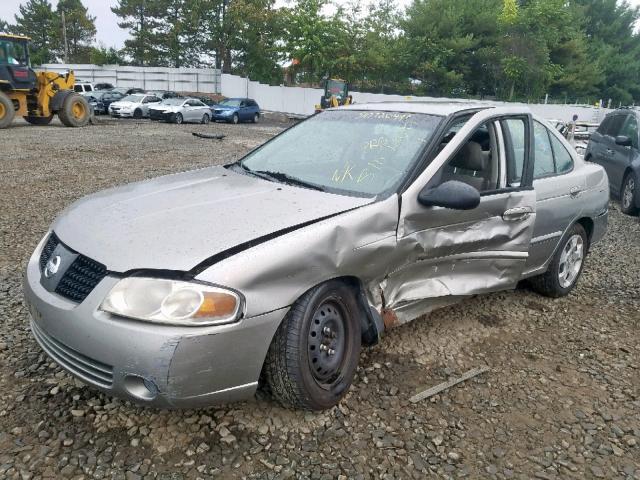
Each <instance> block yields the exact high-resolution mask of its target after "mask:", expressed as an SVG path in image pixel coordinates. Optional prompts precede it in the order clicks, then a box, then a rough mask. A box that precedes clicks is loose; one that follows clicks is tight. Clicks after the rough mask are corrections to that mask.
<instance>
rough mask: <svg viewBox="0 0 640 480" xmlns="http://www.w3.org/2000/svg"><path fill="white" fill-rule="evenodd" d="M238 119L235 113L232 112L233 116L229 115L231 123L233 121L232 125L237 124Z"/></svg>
mask: <svg viewBox="0 0 640 480" xmlns="http://www.w3.org/2000/svg"><path fill="white" fill-rule="evenodd" d="M239 121H240V117H239V116H238V114H237V113H234V114H233V117H231V123H233V124H234V125H237V124H238V122H239Z"/></svg>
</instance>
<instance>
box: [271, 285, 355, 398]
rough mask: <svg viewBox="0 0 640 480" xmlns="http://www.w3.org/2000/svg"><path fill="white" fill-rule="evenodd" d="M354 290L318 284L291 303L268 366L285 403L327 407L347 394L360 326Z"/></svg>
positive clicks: (275, 393) (273, 384) (277, 394)
mask: <svg viewBox="0 0 640 480" xmlns="http://www.w3.org/2000/svg"><path fill="white" fill-rule="evenodd" d="M359 318H360V312H359V308H358V303H357V301H356V298H355V295H354V293H353V291H352V289H351V288H350V287H349V286H347V285H346V284H344V283H342V282H339V281H332V282H327V283H324V284H322V285H319V286H317V287H315V288H313V289H311V290H309V291H308V292H307V293H305V294H304V295H303V296H302V297H300V298H299V299H298V300H297V301H296V302H295V303H294V304H293V306H292V307H291V310H289V313H287V315H286V316H285V318H284V320H283V321H282V323H281V324H280V327H278V330H277V332H276V334H275V336H274V338H273V340H272V342H271V345H270V346H269V351H268V353H267V358H266V361H265V366H264V373H265V378H266V381H267V383H268V385H269V387H270V388H271V392H272V394H273V396H274V397H275V398H276V399H277V400H278V401H279V402H280V403H282V404H283V405H284V406H286V407H292V408H302V409H306V410H324V409H327V408H331V407H333V406H335V405H337V404H338V402H339V401H340V399H342V397H343V396H344V395H345V394H346V393H347V391H348V390H349V387H350V386H351V382H352V381H353V376H354V374H355V371H356V367H357V365H358V357H359V354H360V342H361V335H362V332H361V328H360V321H359Z"/></svg>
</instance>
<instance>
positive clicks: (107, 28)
mask: <svg viewBox="0 0 640 480" xmlns="http://www.w3.org/2000/svg"><path fill="white" fill-rule="evenodd" d="M337 1H338V3H342V0H337ZM23 2H24V0H0V3H1V4H2V6H1V7H0V18H1V19H3V20H6V21H8V22H10V23H13V21H14V17H13V16H14V15H15V14H16V13H18V6H19V5H20V4H21V3H23ZM409 2H410V0H398V4H399V5H401V6H404V5H407V4H408V3H409ZM51 3H52V4H53V7H54V8H55V6H56V5H57V3H58V0H51ZM82 3H84V5H85V6H86V7H87V8H88V9H89V14H91V15H93V16H94V17H96V28H97V30H98V31H97V35H96V39H97V41H98V43H102V44H104V45H105V46H107V47H117V48H120V47H122V46H123V44H124V40H125V39H126V38H127V32H126V31H125V30H122V29H121V28H120V27H118V23H117V21H118V18H117V17H116V16H115V15H114V14H113V13H112V12H111V8H110V7H112V6H114V5H116V4H117V0H83V1H82ZM278 3H282V4H284V3H286V1H285V0H280V1H279V2H278ZM345 3H346V2H345ZM629 3H631V4H632V5H640V0H629Z"/></svg>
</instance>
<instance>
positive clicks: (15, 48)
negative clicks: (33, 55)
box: [0, 40, 28, 67]
mask: <svg viewBox="0 0 640 480" xmlns="http://www.w3.org/2000/svg"><path fill="white" fill-rule="evenodd" d="M0 65H21V66H24V67H26V66H28V61H27V45H26V43H24V42H14V41H11V40H0Z"/></svg>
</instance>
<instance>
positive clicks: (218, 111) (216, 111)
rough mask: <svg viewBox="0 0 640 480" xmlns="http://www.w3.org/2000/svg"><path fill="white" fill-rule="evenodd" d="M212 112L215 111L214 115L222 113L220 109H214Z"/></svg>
mask: <svg viewBox="0 0 640 480" xmlns="http://www.w3.org/2000/svg"><path fill="white" fill-rule="evenodd" d="M213 113H215V114H216V115H220V114H221V113H222V110H214V111H213Z"/></svg>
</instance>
